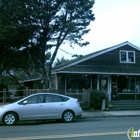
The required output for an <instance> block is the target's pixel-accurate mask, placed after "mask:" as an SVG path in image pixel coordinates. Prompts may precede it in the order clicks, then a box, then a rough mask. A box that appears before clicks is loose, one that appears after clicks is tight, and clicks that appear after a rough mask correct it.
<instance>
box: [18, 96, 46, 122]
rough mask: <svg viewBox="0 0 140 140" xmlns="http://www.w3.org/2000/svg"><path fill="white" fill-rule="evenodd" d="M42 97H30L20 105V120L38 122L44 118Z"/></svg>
mask: <svg viewBox="0 0 140 140" xmlns="http://www.w3.org/2000/svg"><path fill="white" fill-rule="evenodd" d="M43 101H44V95H43V94H39V95H34V96H31V97H29V98H27V99H25V100H24V101H22V103H21V104H20V118H21V120H39V119H43V118H44V109H43Z"/></svg>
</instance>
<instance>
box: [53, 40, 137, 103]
mask: <svg viewBox="0 0 140 140" xmlns="http://www.w3.org/2000/svg"><path fill="white" fill-rule="evenodd" d="M52 74H53V75H54V77H55V78H54V82H53V83H54V84H53V86H54V87H55V89H64V90H65V91H67V89H71V90H73V91H74V92H76V93H80V92H81V90H83V89H91V90H92V89H97V90H100V89H104V91H106V92H107V93H108V96H109V100H114V99H120V100H121V99H131V100H132V99H140V96H139V89H140V48H139V47H137V46H135V45H133V44H131V43H130V42H128V41H127V42H124V43H121V44H118V45H115V46H112V47H110V48H106V49H103V50H100V51H97V52H93V53H91V54H88V55H85V56H83V57H80V58H78V59H75V60H71V61H69V62H67V63H65V64H62V65H58V66H56V67H54V68H53V69H52Z"/></svg>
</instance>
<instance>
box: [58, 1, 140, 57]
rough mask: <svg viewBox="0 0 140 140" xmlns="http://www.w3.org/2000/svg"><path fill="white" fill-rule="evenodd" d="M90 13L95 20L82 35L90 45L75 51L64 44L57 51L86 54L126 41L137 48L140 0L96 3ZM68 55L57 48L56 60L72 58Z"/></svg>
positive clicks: (139, 43) (138, 42) (139, 38)
mask: <svg viewBox="0 0 140 140" xmlns="http://www.w3.org/2000/svg"><path fill="white" fill-rule="evenodd" d="M92 10H93V13H94V15H95V20H94V21H93V22H91V24H90V25H89V26H88V28H89V29H90V32H89V33H88V34H86V35H85V36H83V39H84V40H85V41H88V42H90V44H89V45H87V46H84V47H79V46H75V47H74V48H71V47H70V46H69V45H68V44H65V45H62V46H61V47H60V48H62V49H63V50H65V51H66V52H68V53H70V54H73V55H74V54H78V55H86V54H89V53H92V52H95V51H98V50H102V49H104V48H108V47H111V46H114V45H117V44H120V43H123V42H125V41H129V42H130V43H132V44H134V45H136V46H138V47H140V0H95V4H94V6H93V8H92ZM68 53H65V52H63V51H62V50H61V49H59V51H58V53H57V56H56V58H59V59H61V58H62V57H64V58H65V59H73V58H72V57H71V55H70V54H68Z"/></svg>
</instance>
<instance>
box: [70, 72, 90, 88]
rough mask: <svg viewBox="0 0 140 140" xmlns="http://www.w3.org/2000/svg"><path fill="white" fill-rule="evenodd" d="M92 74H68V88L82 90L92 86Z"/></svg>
mask: <svg viewBox="0 0 140 140" xmlns="http://www.w3.org/2000/svg"><path fill="white" fill-rule="evenodd" d="M90 77H91V76H90V75H67V89H73V90H76V91H78V90H82V89H89V88H90Z"/></svg>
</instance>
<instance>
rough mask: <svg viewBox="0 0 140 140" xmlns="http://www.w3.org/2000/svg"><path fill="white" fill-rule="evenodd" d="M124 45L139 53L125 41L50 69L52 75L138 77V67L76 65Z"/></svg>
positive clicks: (139, 72)
mask: <svg viewBox="0 0 140 140" xmlns="http://www.w3.org/2000/svg"><path fill="white" fill-rule="evenodd" d="M125 45H129V46H131V47H132V48H134V49H137V50H139V51H140V48H139V47H137V46H135V45H133V44H131V43H130V42H128V41H126V42H123V43H121V44H118V45H115V46H112V47H109V48H106V49H103V50H100V51H96V52H93V53H90V54H87V55H85V56H83V57H80V58H78V59H74V60H71V61H68V62H66V63H63V64H60V65H58V66H56V67H54V68H53V69H52V74H53V73H92V74H93V73H96V74H97V73H104V74H105V73H106V74H110V73H111V74H113V73H114V74H120V73H122V74H123V73H127V74H131V75H134V74H135V75H137V74H138V75H139V74H140V67H136V68H134V67H133V68H127V67H125V68H124V67H118V66H113V67H112V66H106V65H98V66H97V65H94V66H81V65H77V64H79V63H81V62H84V61H86V60H89V59H91V58H94V57H97V56H99V55H102V54H104V53H107V52H109V51H112V50H114V49H118V48H120V47H123V46H125Z"/></svg>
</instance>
